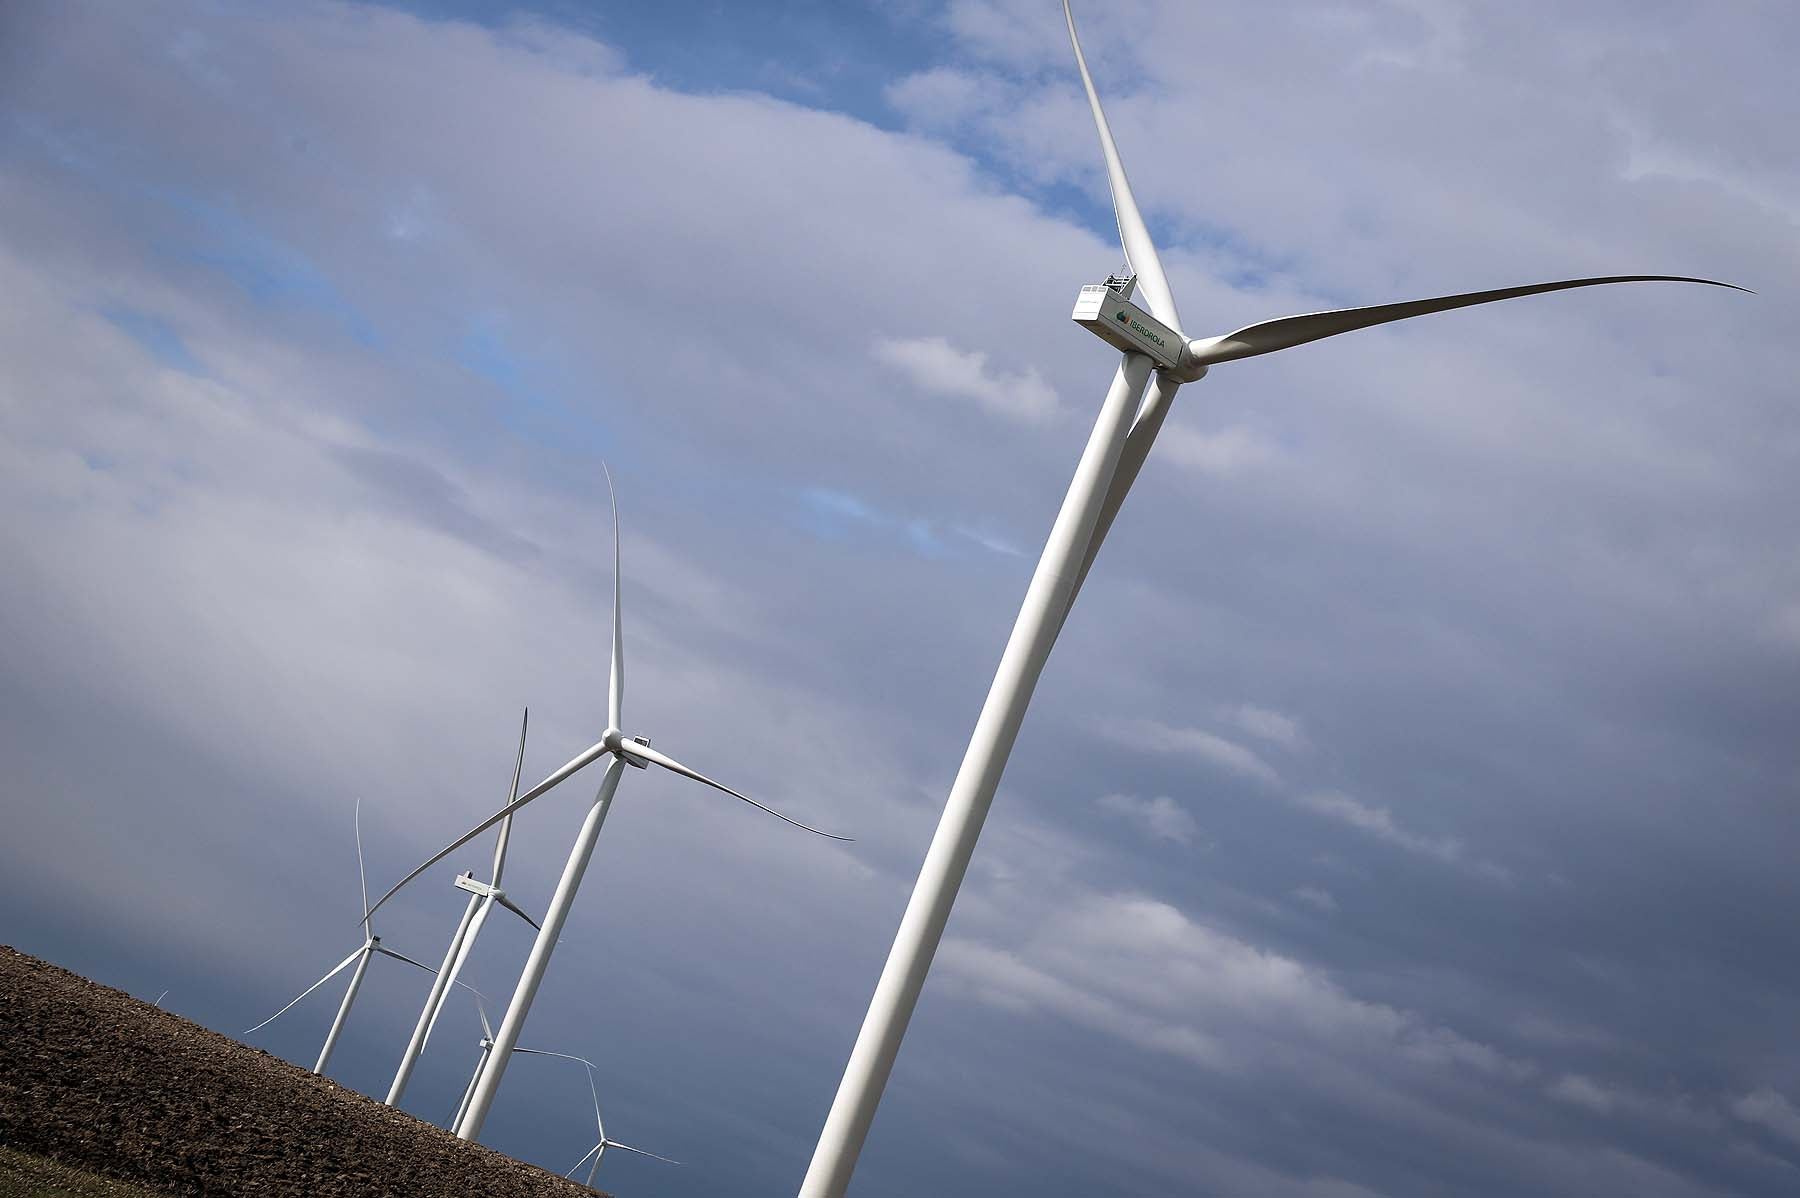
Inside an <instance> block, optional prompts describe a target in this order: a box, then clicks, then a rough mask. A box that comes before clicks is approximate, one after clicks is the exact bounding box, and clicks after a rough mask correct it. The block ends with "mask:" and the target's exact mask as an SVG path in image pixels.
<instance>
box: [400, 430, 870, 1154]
mask: <svg viewBox="0 0 1800 1198" xmlns="http://www.w3.org/2000/svg"><path fill="white" fill-rule="evenodd" d="M601 468H602V469H605V464H604V463H602V467H601ZM606 491H607V497H608V499H609V500H610V502H611V504H612V516H613V626H612V665H611V670H610V673H609V676H608V680H607V695H606V731H605V732H603V733H602V734H601V736H600V739H599V740H598V741H596V742H595V743H594V744H592V745H590V746H589V747H588V748H586V749H584V750H582V752H581V753H580V754H579V755H577V756H576V757H574V758H573V759H571V760H570V761H569V762H568V763H567V764H565V765H564V766H562V768H560V769H558V770H556V771H555V772H554V773H552V774H551V775H550V776H549V777H548V778H545V779H544V780H543V781H542V782H540V783H538V784H537V785H536V786H534V787H532V788H531V789H530V790H528V791H526V792H525V793H524V794H522V795H520V796H519V797H518V798H516V799H514V800H513V801H512V802H510V803H508V804H507V805H506V806H504V807H502V808H501V809H500V810H499V811H498V812H496V813H494V814H493V815H491V816H489V817H488V818H487V819H485V820H483V821H482V822H481V823H479V824H477V825H475V827H473V828H471V829H469V831H467V832H465V833H463V834H462V835H461V836H459V837H457V838H456V839H455V840H454V841H452V842H451V843H450V844H449V845H447V846H445V847H444V848H443V849H441V850H439V851H438V852H437V853H434V854H433V855H432V856H431V857H430V858H429V859H428V860H427V861H426V862H425V863H424V864H423V865H421V866H419V867H418V868H417V869H415V870H413V871H412V872H411V873H410V874H407V875H406V876H405V877H404V878H401V879H400V880H399V881H398V882H396V883H395V884H394V886H393V888H392V889H390V890H389V891H388V892H387V893H386V894H384V895H382V896H381V898H380V899H378V900H377V901H376V903H375V906H374V907H371V908H369V911H368V913H369V914H370V915H373V914H374V913H375V911H377V910H378V909H380V907H381V905H382V904H383V903H385V902H387V901H388V900H389V899H390V898H392V897H393V896H394V893H395V892H396V891H398V890H399V889H400V888H401V887H402V886H404V885H406V884H407V883H408V882H410V881H412V880H413V879H414V878H416V877H418V876H419V875H420V874H421V873H423V872H424V871H426V870H427V869H430V868H431V867H432V866H433V865H436V864H437V863H438V862H439V861H441V860H443V859H444V858H445V857H447V856H448V855H450V854H451V853H454V852H455V851H456V850H457V849H459V848H461V847H462V846H463V845H465V844H467V843H469V841H471V840H473V839H474V838H475V837H477V836H479V835H481V834H482V833H483V832H485V831H487V830H488V829H489V828H491V827H493V826H494V825H495V824H497V823H499V822H501V821H502V820H504V819H506V818H507V817H508V816H510V815H512V813H513V812H515V811H517V810H519V808H521V807H523V806H525V804H527V803H529V802H531V801H532V800H533V799H535V798H537V797H538V796H539V795H541V794H544V793H545V792H546V791H548V790H550V789H551V788H552V787H554V786H556V785H557V784H558V783H560V782H562V781H563V780H564V779H566V778H568V777H569V776H570V775H572V774H574V773H575V772H576V771H577V770H580V769H581V768H583V767H584V766H586V765H588V764H589V763H591V762H593V761H595V760H597V759H599V758H601V757H606V756H610V757H611V760H610V761H608V762H607V764H606V773H605V774H604V776H602V778H601V779H600V788H599V790H598V792H597V793H596V794H595V795H594V802H593V805H592V806H590V807H589V808H588V813H587V819H586V820H585V821H584V822H583V823H582V825H581V831H580V832H579V833H578V834H577V835H576V837H575V844H574V847H573V848H571V849H570V850H569V859H568V862H567V863H566V864H565V865H564V866H563V872H562V878H561V880H559V881H558V882H557V884H556V893H555V894H554V895H553V896H552V897H551V899H550V908H549V910H548V911H546V912H545V913H544V926H543V927H541V928H539V929H538V935H537V940H536V942H535V943H533V944H532V946H531V955H530V956H529V957H527V958H526V961H525V969H524V971H523V972H522V973H521V974H520V975H519V984H518V987H517V988H516V989H515V990H514V991H513V996H512V1002H511V1003H509V1004H508V1006H507V1008H506V1016H505V1017H504V1018H503V1019H501V1021H500V1032H499V1034H498V1035H497V1036H495V1037H494V1051H492V1052H490V1053H489V1054H488V1057H487V1060H486V1061H485V1062H484V1064H483V1065H482V1068H481V1072H480V1074H479V1076H478V1078H477V1079H476V1082H475V1086H474V1089H473V1092H472V1093H471V1095H470V1097H469V1101H468V1104H467V1109H466V1110H465V1111H464V1113H463V1116H462V1118H461V1119H460V1120H459V1122H458V1126H457V1128H456V1134H457V1135H459V1136H461V1137H462V1138H463V1139H465V1140H474V1139H478V1138H479V1137H480V1135H481V1125H482V1123H483V1122H485V1121H486V1119H487V1113H488V1109H489V1108H490V1107H491V1106H492V1105H493V1102H494V1095H495V1094H496V1093H497V1092H498V1091H499V1088H500V1079H501V1077H502V1076H503V1075H504V1074H505V1072H506V1065H507V1062H508V1061H509V1060H511V1058H512V1051H513V1048H514V1047H515V1046H516V1045H517V1044H518V1042H519V1032H520V1030H521V1029H523V1028H524V1026H525V1017H526V1015H528V1014H529V1013H530V1011H531V1003H532V1000H533V999H534V998H535V997H536V996H537V990H538V985H539V984H540V983H541V982H542V981H543V980H544V971H545V970H546V969H547V968H549V965H550V954H551V953H552V952H554V951H555V949H556V942H557V938H558V937H559V936H561V935H562V929H563V923H564V921H565V920H567V919H568V916H569V908H570V907H571V906H572V905H573V904H574V901H575V891H576V890H577V889H578V888H579V887H580V886H581V878H582V875H583V874H584V873H586V872H587V865H588V859H589V858H590V857H591V856H593V852H594V841H595V840H596V839H597V838H598V837H599V835H600V826H601V824H602V823H604V822H605V820H606V812H607V810H608V809H609V808H610V807H611V806H612V800H613V794H614V792H615V791H617V790H618V787H619V776H620V775H621V774H622V773H624V771H625V767H626V766H628V765H629V766H634V767H636V768H637V769H646V768H648V767H649V766H651V765H659V766H661V767H662V768H663V769H666V770H669V771H670V772H672V773H676V774H680V775H681V776H682V777H684V778H691V779H693V780H694V781H695V782H699V783H702V784H704V785H706V786H710V787H712V788H713V789H714V790H722V791H724V792H725V793H726V794H728V795H730V796H732V797H733V798H736V799H742V800H743V801H744V802H746V803H748V804H750V806H752V807H755V808H756V809H757V810H758V811H764V812H767V813H768V814H770V815H772V816H774V817H775V818H776V819H779V820H782V821H784V822H786V823H790V824H793V825H794V826H795V827H796V828H804V829H805V830H806V831H808V832H812V833H814V834H815V835H818V836H823V837H825V838H827V839H829V840H843V841H847V840H849V839H850V838H849V837H848V836H834V835H833V834H831V833H830V832H821V831H819V829H817V828H814V827H811V826H810V825H807V824H803V823H801V822H800V821H799V820H796V819H789V818H788V817H787V816H785V815H783V814H781V812H779V811H776V810H775V809H774V808H772V807H765V806H763V805H762V804H761V803H759V802H757V801H756V800H755V799H753V798H751V797H750V796H748V795H745V794H740V793H739V792H737V791H735V790H733V789H731V787H729V786H726V785H725V784H724V783H722V782H715V781H713V780H712V779H711V778H708V777H707V776H706V775H705V774H702V773H700V772H699V771H698V770H693V769H689V768H688V767H687V766H685V765H682V764H681V763H680V762H679V761H676V760H675V759H674V758H673V757H670V756H668V755H667V754H664V753H660V752H658V751H657V750H655V749H652V748H651V747H650V738H649V737H646V736H631V737H627V736H626V735H625V734H624V733H623V732H621V731H620V730H619V721H620V719H621V718H623V708H624V705H625V645H624V627H623V622H622V621H623V617H622V615H621V612H620V593H621V588H620V579H619V503H618V497H617V496H616V495H615V494H614V493H613V485H612V471H610V470H606Z"/></svg>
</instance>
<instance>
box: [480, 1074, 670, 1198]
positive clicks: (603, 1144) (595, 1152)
mask: <svg viewBox="0 0 1800 1198" xmlns="http://www.w3.org/2000/svg"><path fill="white" fill-rule="evenodd" d="M513 1051H514V1052H522V1053H526V1054H528V1055H530V1056H534V1057H561V1058H562V1059H563V1060H565V1061H574V1062H576V1063H577V1064H579V1065H580V1066H582V1068H584V1069H586V1070H587V1081H588V1093H589V1094H591V1095H593V1098H594V1130H595V1131H596V1132H597V1133H599V1136H600V1142H599V1143H597V1144H595V1145H594V1146H593V1147H592V1148H590V1149H588V1150H587V1151H586V1152H584V1153H582V1155H581V1159H580V1160H578V1161H576V1162H575V1163H574V1164H573V1165H570V1166H569V1171H568V1172H567V1173H564V1174H563V1176H564V1177H573V1176H575V1170H577V1169H579V1168H581V1166H583V1165H587V1163H588V1160H589V1159H590V1158H591V1159H592V1160H593V1162H594V1163H593V1164H592V1165H588V1174H587V1180H586V1181H584V1182H583V1183H582V1184H583V1185H585V1186H587V1187H588V1188H589V1189H592V1188H593V1186H594V1171H595V1170H596V1169H598V1168H599V1167H600V1158H601V1156H603V1155H604V1154H605V1152H606V1150H607V1149H608V1148H617V1149H619V1150H620V1151H622V1152H635V1153H637V1154H638V1155H639V1156H647V1157H649V1158H651V1159H652V1160H658V1161H662V1162H663V1163H664V1164H668V1165H679V1164H680V1163H681V1162H680V1161H677V1160H670V1159H669V1158H668V1157H666V1156H658V1155H657V1154H656V1153H654V1152H651V1151H649V1150H648V1149H644V1148H633V1147H632V1146H631V1145H630V1144H625V1143H621V1142H620V1141H618V1140H615V1139H613V1138H611V1137H610V1136H608V1135H607V1134H606V1124H605V1123H603V1122H601V1119H600V1091H599V1090H597V1089H595V1087H594V1063H593V1062H592V1061H589V1060H587V1059H586V1058H584V1057H577V1056H571V1055H570V1054H568V1053H566V1052H545V1051H544V1050H543V1049H541V1048H515V1049H513Z"/></svg>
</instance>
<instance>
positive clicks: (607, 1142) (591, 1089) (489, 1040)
mask: <svg viewBox="0 0 1800 1198" xmlns="http://www.w3.org/2000/svg"><path fill="white" fill-rule="evenodd" d="M459 985H461V986H462V987H463V988H464V989H465V990H467V991H469V994H470V996H471V997H472V998H474V1000H475V1011H476V1014H478V1015H480V1016H481V1057H480V1059H479V1060H478V1061H477V1062H476V1065H475V1073H474V1075H473V1076H472V1077H470V1078H469V1084H468V1087H467V1088H466V1089H464V1090H463V1096H462V1102H461V1103H460V1104H459V1105H458V1106H457V1108H456V1114H455V1115H454V1116H452V1117H451V1120H450V1130H451V1131H453V1132H454V1131H456V1130H457V1128H458V1127H460V1126H461V1125H462V1121H463V1115H464V1114H465V1113H467V1111H468V1109H469V1098H470V1096H471V1095H472V1094H474V1093H475V1082H476V1080H477V1079H478V1078H480V1076H481V1070H482V1068H483V1066H485V1065H486V1064H487V1060H488V1056H489V1055H490V1054H491V1053H492V1052H493V1051H494V1028H493V1025H492V1024H490V1023H488V1017H487V1004H486V1003H484V1002H482V1001H481V991H479V990H477V989H475V987H473V986H471V985H469V984H468V983H467V982H462V983H459ZM513 1052H514V1053H515V1054H517V1053H523V1054H524V1055H526V1056H533V1057H561V1058H562V1059H563V1060H565V1061H575V1062H576V1063H578V1064H580V1065H581V1066H582V1067H583V1068H585V1069H586V1070H587V1079H588V1093H589V1094H590V1095H592V1096H593V1099H594V1130H595V1131H597V1132H598V1133H599V1135H600V1142H599V1143H597V1144H595V1145H594V1146H593V1147H592V1148H590V1149H588V1150H587V1151H586V1152H585V1153H583V1154H582V1156H581V1159H580V1160H578V1161H576V1162H575V1163H574V1164H573V1165H570V1166H569V1170H568V1172H567V1173H565V1174H564V1175H563V1176H565V1177H573V1176H574V1175H575V1170H577V1169H579V1168H581V1166H583V1165H585V1164H587V1163H588V1161H589V1160H590V1159H592V1160H593V1162H594V1163H593V1166H592V1167H591V1168H589V1169H588V1175H587V1182H586V1184H587V1185H588V1186H589V1187H592V1186H593V1184H594V1170H595V1169H598V1168H599V1167H600V1157H601V1155H602V1154H603V1153H604V1152H605V1151H606V1150H607V1149H608V1148H619V1149H623V1150H624V1151H626V1152H635V1153H638V1154H639V1155H640V1156H648V1157H654V1158H655V1159H657V1160H659V1161H665V1162H667V1163H668V1164H671V1165H679V1164H680V1163H681V1162H680V1161H677V1160H670V1159H669V1158H668V1157H666V1156H657V1155H656V1153H654V1152H650V1151H648V1150H646V1149H643V1148H635V1147H633V1146H632V1145H630V1144H625V1143H621V1142H620V1141H618V1140H615V1139H612V1138H611V1137H609V1136H608V1135H607V1134H606V1124H605V1123H603V1122H602V1121H601V1119H600V1091H599V1090H598V1089H597V1088H596V1087H595V1085H594V1063H593V1062H592V1061H590V1060H588V1059H587V1058H585V1057H577V1056H571V1055H570V1054H568V1053H566V1052H547V1051H545V1050H544V1049H541V1048H515V1049H513Z"/></svg>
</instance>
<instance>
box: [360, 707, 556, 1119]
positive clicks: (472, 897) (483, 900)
mask: <svg viewBox="0 0 1800 1198" xmlns="http://www.w3.org/2000/svg"><path fill="white" fill-rule="evenodd" d="M530 721H531V711H530V709H529V708H527V709H526V711H525V714H524V716H523V717H522V718H521V719H520V721H519V752H518V755H517V756H515V757H514V758H513V773H512V788H511V789H510V790H509V791H508V792H507V796H506V801H507V803H508V804H511V803H512V801H513V800H514V799H517V798H518V797H519V772H520V770H522V769H523V768H524V765H525V729H526V726H527V725H528V724H529V723H530ZM511 833H512V816H510V815H509V816H507V817H506V818H504V819H502V820H501V821H500V833H499V835H498V836H497V837H496V838H495V840H494V872H493V875H492V877H491V879H490V880H489V881H487V882H478V881H476V880H475V875H474V874H473V873H463V874H459V875H458V876H457V879H456V885H457V888H458V889H461V890H467V891H468V892H469V901H468V903H467V904H466V905H465V906H464V907H463V914H462V922H461V923H459V924H457V925H456V933H455V934H454V935H453V936H451V937H450V947H449V948H448V949H446V950H445V952H444V963H443V964H442V965H441V966H439V967H438V973H437V977H436V978H435V979H433V981H432V983H431V992H430V993H429V994H427V995H426V996H425V1006H424V1008H423V1009H422V1010H421V1011H420V1012H419V1022H418V1023H417V1024H416V1025H415V1026H414V1027H413V1034H412V1039H411V1040H409V1041H407V1044H406V1051H405V1052H404V1053H403V1054H402V1055H401V1057H400V1067H399V1068H398V1069H397V1070H395V1071H394V1084H393V1085H392V1086H391V1087H389V1089H388V1096H387V1098H386V1100H385V1101H386V1102H387V1104H388V1105H389V1106H397V1105H399V1102H400V1098H401V1095H403V1094H404V1093H405V1092H406V1083H407V1082H408V1081H410V1080H411V1078H412V1072H413V1066H414V1065H416V1064H417V1063H418V1060H419V1054H420V1053H422V1052H424V1051H425V1045H426V1042H427V1041H429V1040H430V1039H431V1029H432V1028H434V1027H436V1026H437V1019H438V1015H439V1013H440V1012H441V1011H442V1010H443V1009H444V1000H445V999H447V998H448V997H449V996H450V987H451V986H452V985H454V984H456V978H457V975H458V974H460V973H461V972H462V967H463V963H464V962H466V961H467V960H468V959H469V953H470V952H471V951H473V950H474V948H475V939H476V937H478V936H480V935H481V926H482V924H484V923H486V922H487V917H488V912H489V911H490V910H492V909H493V906H494V904H496V903H498V904H499V905H500V906H502V907H505V908H506V909H507V910H508V911H511V912H512V913H513V914H514V915H517V916H518V917H519V918H520V919H522V920H524V921H525V922H526V923H528V924H530V925H531V926H532V928H533V929H534V930H535V929H536V928H537V926H538V924H537V921H536V920H534V919H532V918H531V916H529V915H527V914H525V912H523V911H521V910H520V909H519V908H518V906H517V905H516V904H515V903H514V902H513V901H512V900H511V899H509V898H507V897H506V892H505V891H504V890H502V889H500V876H501V874H502V873H504V872H505V870H506V842H507V840H508V838H509V837H510V835H511ZM367 901H368V900H367V896H365V897H364V902H367ZM485 1020H486V1015H485V1014H484V1015H483V1021H484V1022H485Z"/></svg>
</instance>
